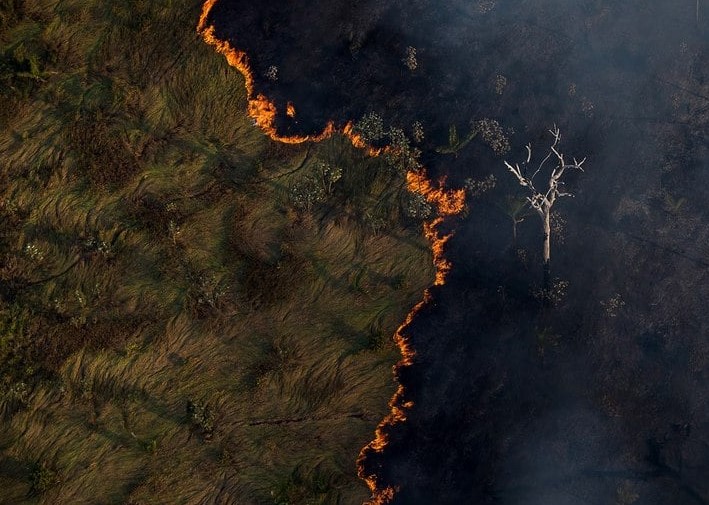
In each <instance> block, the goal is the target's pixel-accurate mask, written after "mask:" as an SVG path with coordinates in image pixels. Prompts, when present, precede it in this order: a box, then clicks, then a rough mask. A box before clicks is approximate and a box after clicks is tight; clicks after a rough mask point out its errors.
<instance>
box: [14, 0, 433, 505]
mask: <svg viewBox="0 0 709 505" xmlns="http://www.w3.org/2000/svg"><path fill="white" fill-rule="evenodd" d="M199 9H200V3H199V2H197V1H188V0H183V1H180V0H174V1H169V0H165V1H149V0H131V1H125V2H113V1H109V0H105V1H99V0H67V1H57V0H54V1H50V0H24V1H23V0H0V177H1V180H0V214H1V217H0V490H2V491H1V492H0V502H1V503H13V504H15V503H71V504H80V503H91V504H96V503H132V504H147V503H170V504H176V503H220V504H228V503H233V504H311V503H312V504H321V503H322V504H329V503H332V504H334V503H338V504H350V503H352V504H354V503H361V502H362V501H363V500H364V499H365V498H366V497H367V489H366V487H365V486H364V485H363V483H362V482H360V481H359V480H358V479H357V477H356V469H355V458H356V456H357V453H358V451H359V449H360V448H361V447H362V446H363V445H365V444H366V442H367V441H368V440H369V439H370V438H371V437H372V433H373V430H374V427H375V425H376V424H377V422H378V421H379V419H381V418H382V417H383V415H384V413H385V412H386V410H387V406H386V404H387V400H388V399H389V398H390V396H391V394H392V393H393V391H394V389H395V385H394V384H393V381H392V377H391V372H390V371H391V365H392V364H393V363H394V362H395V361H396V360H397V358H398V354H397V350H396V348H395V347H394V346H393V344H392V343H391V341H390V336H391V335H392V334H393V332H394V330H395V328H396V326H397V325H398V324H399V322H400V321H402V320H403V319H404V317H405V314H406V312H407V311H408V309H409V308H410V307H411V305H412V304H413V303H415V302H416V300H417V299H418V298H419V296H420V292H421V290H422V289H423V288H424V287H425V286H426V285H427V284H429V283H430V282H431V279H432V276H433V269H432V267H431V266H430V252H429V251H428V249H427V247H426V243H425V241H424V240H423V238H421V237H420V236H419V233H418V228H417V226H416V223H412V222H406V220H405V219H403V218H402V217H401V216H402V213H401V207H402V202H403V201H405V194H404V193H405V189H404V180H403V177H402V176H401V175H400V174H397V173H396V171H393V170H391V169H390V167H388V166H387V165H386V164H385V163H384V162H383V161H381V160H379V159H371V158H368V157H366V156H365V155H364V154H363V153H362V152H360V151H358V150H357V149H354V148H353V147H352V146H351V145H350V144H349V142H348V141H347V140H346V139H344V138H342V137H339V136H334V137H333V138H331V139H329V140H327V141H324V142H322V143H319V144H311V145H307V144H303V145H295V146H286V145H279V144H276V143H274V142H272V141H271V140H269V139H268V138H267V137H265V136H264V135H263V134H262V133H261V132H260V131H259V130H258V129H256V128H255V127H254V126H253V124H252V121H251V120H250V119H249V118H248V117H247V116H246V113H245V109H246V106H245V92H244V87H243V79H242V78H241V76H240V75H239V74H238V73H237V72H236V71H234V70H233V69H231V68H230V67H228V66H227V64H226V62H225V61H224V60H223V59H222V58H221V57H220V56H218V55H217V54H215V53H214V52H213V51H212V50H211V49H210V48H209V47H208V46H207V45H206V44H204V43H203V42H202V41H201V40H200V38H199V37H198V35H197V34H196V33H195V29H194V28H195V24H196V22H197V19H198V15H199ZM323 167H327V168H328V170H329V171H328V172H327V173H328V174H332V173H336V174H337V177H333V176H331V175H330V176H329V177H330V178H329V179H327V180H325V176H324V170H323ZM333 169H334V170H333ZM318 185H320V186H318ZM303 192H305V193H306V196H305V197H304V196H303ZM313 194H314V195H315V196H312V195H313ZM308 195H310V196H308Z"/></svg>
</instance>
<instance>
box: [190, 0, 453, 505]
mask: <svg viewBox="0 0 709 505" xmlns="http://www.w3.org/2000/svg"><path fill="white" fill-rule="evenodd" d="M216 2H217V0H206V1H205V2H204V4H203V5H202V13H201V15H200V18H199V23H198V25H197V32H198V33H199V34H201V36H202V38H203V39H204V41H205V42H207V44H209V45H211V46H212V47H214V49H215V50H216V51H217V53H219V54H222V55H224V57H225V58H226V60H227V62H228V63H229V65H230V66H232V67H234V68H236V69H237V70H238V71H239V72H241V74H242V75H243V76H244V83H245V87H246V97H247V112H248V114H249V117H251V118H252V119H253V121H254V124H255V125H256V126H258V127H259V128H260V129H261V130H262V131H263V132H264V133H265V134H266V135H268V136H269V137H270V138H271V139H272V140H275V141H278V142H283V143H286V144H301V143H303V142H319V141H322V140H324V139H327V138H329V137H331V136H332V135H333V134H335V133H337V132H338V130H336V128H335V124H334V122H332V121H330V122H328V123H327V125H326V126H325V128H324V129H323V131H322V132H320V133H319V134H317V135H292V136H282V135H279V134H278V131H277V129H276V117H277V110H276V106H275V104H274V103H273V102H272V101H271V100H269V99H268V98H267V97H266V96H264V95H262V94H255V92H254V76H253V73H252V71H251V67H250V66H249V58H248V56H247V55H246V53H245V52H243V51H240V50H238V49H235V48H234V47H232V46H231V44H229V42H227V41H224V40H220V39H218V38H217V37H216V35H215V34H214V32H215V28H214V26H212V25H210V26H207V17H208V16H209V13H210V11H211V10H212V8H213V7H214V5H215V4H216ZM286 115H287V116H288V117H291V118H293V117H295V106H294V105H293V104H292V103H291V102H288V104H287V106H286ZM339 132H340V133H342V134H343V135H344V136H345V137H347V138H348V139H349V141H350V142H351V143H352V145H353V146H354V147H356V148H358V149H364V150H366V152H367V154H369V155H370V156H379V155H380V154H382V153H383V152H386V151H388V150H389V149H391V148H390V147H383V148H380V147H373V146H371V145H369V144H368V143H367V142H366V141H365V140H364V139H363V138H362V136H361V135H360V134H358V133H357V132H356V131H355V128H354V125H353V124H352V122H351V121H349V122H347V124H345V126H344V127H343V128H342V129H341V130H340V131H339ZM406 185H407V189H408V190H409V191H411V192H413V193H418V194H420V195H422V196H423V197H424V198H425V199H426V201H428V202H429V203H431V204H432V205H434V206H435V207H436V209H437V211H438V217H436V218H434V219H432V220H431V221H427V222H425V223H424V224H423V233H424V236H425V237H426V239H427V240H428V241H429V243H430V244H431V251H432V256H433V265H434V267H435V271H436V274H435V280H434V285H435V286H440V285H443V284H445V281H446V276H447V275H448V273H449V272H450V270H451V267H452V265H451V263H450V261H448V260H447V259H446V258H445V256H444V249H445V244H446V242H448V240H449V239H450V238H451V236H452V234H450V233H449V234H446V235H441V234H440V233H439V230H438V226H439V225H440V224H441V223H442V222H443V221H444V216H453V215H456V214H459V213H460V212H461V211H462V210H463V209H464V207H465V190H464V189H458V190H446V189H445V178H441V179H440V180H439V181H438V182H437V183H436V184H434V183H433V182H432V181H431V180H430V179H429V178H428V177H427V175H426V172H425V170H423V169H422V170H419V171H410V172H408V173H407V174H406ZM431 298H432V295H431V292H430V290H428V289H426V290H424V292H423V299H422V300H421V301H420V302H418V303H417V304H416V305H414V307H413V308H412V309H411V310H410V311H409V313H408V314H407V315H406V319H405V320H404V322H403V323H402V324H401V325H400V326H399V328H398V329H397V330H396V332H395V333H394V342H395V343H396V346H397V347H398V349H399V351H400V353H401V359H400V360H399V362H398V363H397V364H396V365H394V376H395V377H396V378H398V376H399V371H400V370H401V369H402V368H404V367H407V366H410V365H411V364H413V360H414V357H415V355H416V352H415V351H414V349H413V347H412V345H411V343H410V341H409V339H408V338H407V337H406V336H405V335H404V330H406V328H407V327H408V326H409V325H410V324H411V322H412V321H413V319H414V317H415V316H416V315H417V314H418V313H419V312H420V311H421V309H422V308H423V307H424V306H425V305H426V304H427V303H428V302H429V301H430V300H431ZM404 395H405V391H404V386H403V385H402V384H401V383H399V386H398V387H397V390H396V393H394V396H392V398H391V400H389V408H390V411H389V413H388V414H387V415H386V416H385V417H384V419H382V421H381V422H380V423H379V424H378V425H377V427H376V429H375V432H374V439H373V440H372V441H371V442H369V443H368V444H367V445H366V446H365V447H363V448H362V450H361V451H360V453H359V456H358V457H357V474H358V475H359V477H360V478H361V479H362V480H364V482H365V483H366V484H367V486H369V489H370V490H371V492H372V497H371V499H370V500H369V501H368V502H367V504H366V505H385V504H387V503H389V502H391V500H393V499H394V494H395V493H396V488H394V487H392V486H385V487H380V486H379V483H378V481H377V476H376V475H366V474H365V470H364V460H365V459H366V458H367V455H368V454H369V453H371V452H375V453H380V452H382V451H383V450H384V448H385V447H386V446H387V444H388V443H389V435H388V432H387V431H388V429H389V428H390V427H391V426H393V425H395V424H397V423H401V422H404V421H406V412H407V410H409V409H410V408H411V407H412V406H413V402H412V401H410V400H409V401H405V400H404Z"/></svg>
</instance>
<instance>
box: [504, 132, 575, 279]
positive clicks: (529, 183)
mask: <svg viewBox="0 0 709 505" xmlns="http://www.w3.org/2000/svg"><path fill="white" fill-rule="evenodd" d="M549 133H551V135H552V137H553V138H554V141H553V143H552V145H551V147H550V148H549V152H548V153H547V155H546V156H545V157H544V159H543V160H542V161H541V163H539V165H538V166H537V168H536V169H535V170H534V173H533V174H532V175H531V176H527V172H528V165H529V163H530V162H531V160H532V145H531V144H527V160H526V161H524V162H523V163H522V165H523V166H522V167H520V165H519V163H515V164H514V166H513V165H511V164H510V163H508V162H507V161H505V166H507V168H508V169H509V171H510V172H512V174H513V175H514V176H515V177H516V178H517V181H518V182H519V184H520V185H521V186H523V187H525V188H527V191H528V192H529V196H527V198H526V200H527V203H528V204H529V206H530V207H531V208H532V209H534V210H535V211H536V212H537V214H538V215H539V217H540V218H541V220H542V231H543V232H544V249H543V257H544V289H545V290H546V289H549V288H550V284H551V264H550V262H551V209H552V207H554V204H555V203H556V201H557V198H560V197H564V196H574V195H572V194H571V193H569V192H567V191H564V189H563V187H564V181H562V180H561V178H562V176H563V175H564V172H565V171H566V169H568V168H572V169H578V170H580V171H582V172H583V168H582V165H583V163H584V162H585V161H586V158H584V159H582V160H581V161H578V160H577V159H576V158H573V163H568V162H567V161H566V160H565V159H564V155H563V154H562V153H561V152H559V150H558V147H559V142H560V141H561V133H560V132H559V128H558V127H557V126H556V125H554V127H553V128H552V129H551V130H549ZM550 159H553V160H554V162H555V165H554V167H553V168H552V169H551V172H550V174H549V180H548V182H547V187H546V188H544V189H542V190H541V191H540V190H538V189H537V188H536V186H535V183H534V178H535V177H536V176H537V175H538V174H539V173H540V172H542V170H543V169H544V167H545V165H546V163H547V161H549V160H550Z"/></svg>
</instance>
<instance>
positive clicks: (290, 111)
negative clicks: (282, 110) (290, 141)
mask: <svg viewBox="0 0 709 505" xmlns="http://www.w3.org/2000/svg"><path fill="white" fill-rule="evenodd" d="M286 116H288V117H290V118H294V117H295V105H293V102H288V105H286Z"/></svg>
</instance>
